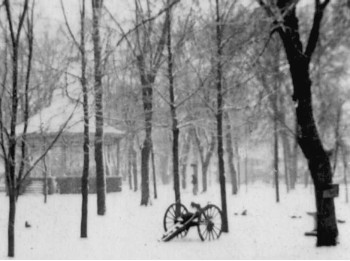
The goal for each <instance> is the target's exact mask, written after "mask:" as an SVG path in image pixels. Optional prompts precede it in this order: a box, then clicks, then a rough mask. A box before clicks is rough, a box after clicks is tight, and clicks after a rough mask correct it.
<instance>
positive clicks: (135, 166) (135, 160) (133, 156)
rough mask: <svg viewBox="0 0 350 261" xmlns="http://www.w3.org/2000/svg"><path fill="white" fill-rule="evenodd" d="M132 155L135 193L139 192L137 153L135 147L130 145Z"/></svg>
mask: <svg viewBox="0 0 350 261" xmlns="http://www.w3.org/2000/svg"><path fill="white" fill-rule="evenodd" d="M130 153H131V165H132V174H133V179H134V191H137V190H138V178H137V152H136V150H135V149H134V145H133V144H132V143H131V144H130Z"/></svg>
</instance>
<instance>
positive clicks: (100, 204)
mask: <svg viewBox="0 0 350 261" xmlns="http://www.w3.org/2000/svg"><path fill="white" fill-rule="evenodd" d="M101 10H102V0H92V11H93V23H92V26H93V35H92V39H93V45H94V61H95V76H94V77H95V83H94V89H95V121H96V123H95V125H96V132H95V161H96V191H97V214H98V215H104V214H105V213H106V177H105V173H104V159H103V89H102V70H101V69H102V65H101V43H100V29H99V28H100V20H101Z"/></svg>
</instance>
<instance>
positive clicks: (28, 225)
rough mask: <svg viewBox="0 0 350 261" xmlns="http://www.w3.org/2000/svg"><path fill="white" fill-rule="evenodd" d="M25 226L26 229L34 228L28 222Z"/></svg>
mask: <svg viewBox="0 0 350 261" xmlns="http://www.w3.org/2000/svg"><path fill="white" fill-rule="evenodd" d="M24 226H25V227H26V228H29V227H32V226H31V225H30V224H29V222H28V221H26V222H25V223H24Z"/></svg>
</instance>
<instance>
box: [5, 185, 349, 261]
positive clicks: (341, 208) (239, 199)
mask: <svg viewBox="0 0 350 261" xmlns="http://www.w3.org/2000/svg"><path fill="white" fill-rule="evenodd" d="M217 190H218V185H217V186H215V188H213V187H211V188H209V192H208V193H206V194H200V195H198V196H193V195H192V194H191V191H184V192H183V194H182V198H183V202H184V204H185V205H186V206H188V207H189V205H190V202H191V201H196V202H199V203H201V204H203V205H205V204H206V203H207V202H211V203H214V204H218V205H219V206H220V204H219V202H220V198H219V194H218V193H217ZM227 191H228V192H229V191H230V188H229V187H227ZM158 196H159V198H158V199H156V200H153V202H152V206H149V207H140V206H139V202H140V192H137V193H135V192H132V191H129V190H128V189H127V188H126V187H124V188H123V192H121V193H113V194H108V196H107V214H106V215H105V216H103V217H101V216H97V214H96V195H90V198H89V200H90V201H89V208H90V209H89V211H90V212H89V238H88V239H80V238H79V229H80V208H81V196H80V195H54V196H50V197H49V199H48V203H47V204H44V203H43V196H41V195H27V196H23V197H21V198H20V199H19V202H18V208H17V219H16V259H350V240H349V236H350V204H346V203H345V200H344V190H343V189H342V188H341V191H340V197H339V198H337V199H336V206H337V217H338V219H342V220H345V221H346V223H344V224H339V225H338V228H339V232H340V236H339V241H340V244H339V245H338V246H336V247H324V248H316V247H315V242H316V238H315V237H306V236H304V232H306V231H310V230H312V228H313V220H312V218H311V217H310V216H308V215H307V214H306V212H307V211H313V210H314V209H315V207H314V197H313V191H312V188H311V187H309V188H306V189H304V188H303V187H298V188H297V190H296V191H293V192H291V193H289V194H286V192H285V191H284V190H283V189H282V195H281V203H279V204H276V203H275V198H274V197H275V194H274V189H273V188H272V186H271V185H252V186H250V187H249V188H248V191H246V189H245V187H244V186H243V187H241V192H240V194H239V195H238V196H232V195H230V194H228V197H227V199H228V213H229V230H230V232H229V233H228V234H222V236H221V237H220V239H219V240H217V241H211V242H202V241H201V240H200V238H199V236H198V232H197V229H196V228H192V229H191V230H190V231H189V233H188V235H187V237H185V238H183V239H174V240H172V241H170V242H166V243H164V242H161V241H159V239H160V238H161V236H162V234H163V215H164V212H165V210H166V208H167V207H168V205H170V204H171V203H172V200H173V198H174V193H173V191H172V188H171V186H165V187H159V191H158ZM0 209H1V213H2V215H1V216H0V229H1V231H0V236H1V239H0V242H1V244H0V259H7V238H6V235H7V213H8V202H7V197H6V196H5V195H4V194H3V193H2V194H0ZM244 210H247V215H241V213H242V212H243V211H244ZM292 216H296V217H297V218H292ZM25 221H28V222H29V223H30V224H31V228H25V225H24V224H25Z"/></svg>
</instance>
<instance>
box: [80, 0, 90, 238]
mask: <svg viewBox="0 0 350 261" xmlns="http://www.w3.org/2000/svg"><path fill="white" fill-rule="evenodd" d="M80 27H81V33H80V54H81V79H80V80H81V87H82V90H83V111H84V143H83V152H84V159H83V173H82V177H81V196H82V203H81V221H80V237H81V238H87V236H88V228H87V225H88V195H89V164H90V137H89V101H88V89H87V82H86V55H85V0H83V2H82V10H81V17H80Z"/></svg>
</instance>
